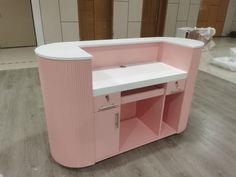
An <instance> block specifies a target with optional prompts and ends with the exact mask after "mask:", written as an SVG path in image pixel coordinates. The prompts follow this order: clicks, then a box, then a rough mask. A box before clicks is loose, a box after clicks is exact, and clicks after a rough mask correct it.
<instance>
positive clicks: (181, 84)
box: [166, 80, 185, 95]
mask: <svg viewBox="0 0 236 177" xmlns="http://www.w3.org/2000/svg"><path fill="white" fill-rule="evenodd" d="M184 88H185V80H179V81H173V82H169V83H167V86H166V95H170V94H174V93H178V92H183V91H184Z"/></svg>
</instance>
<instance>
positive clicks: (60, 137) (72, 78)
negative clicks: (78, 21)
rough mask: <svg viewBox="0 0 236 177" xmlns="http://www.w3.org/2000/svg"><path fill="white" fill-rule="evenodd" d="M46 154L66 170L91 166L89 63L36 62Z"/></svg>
mask: <svg viewBox="0 0 236 177" xmlns="http://www.w3.org/2000/svg"><path fill="white" fill-rule="evenodd" d="M38 66H39V74H40V80H41V86H42V91H43V98H44V106H45V113H46V121H47V127H48V136H49V144H50V150H51V154H52V156H53V158H54V159H55V160H56V161H57V162H58V163H60V164H62V165H64V166H67V167H84V166H88V165H92V164H94V163H95V138H94V117H93V95H92V70H91V69H92V67H91V60H86V61H56V60H47V59H43V58H39V59H38Z"/></svg>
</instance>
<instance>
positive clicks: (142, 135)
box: [120, 86, 164, 152]
mask: <svg viewBox="0 0 236 177" xmlns="http://www.w3.org/2000/svg"><path fill="white" fill-rule="evenodd" d="M162 89H163V88H160V87H158V88H157V87H156V86H155V87H154V89H151V88H145V89H143V90H144V92H142V91H141V90H137V89H135V90H132V91H129V92H125V93H121V95H122V97H127V96H129V99H127V100H128V101H127V100H126V101H125V102H123V103H125V104H122V105H121V123H120V151H121V152H125V151H128V150H131V149H133V148H136V147H139V146H141V145H144V144H147V143H150V142H152V141H155V140H157V139H159V136H160V131H161V123H162V113H163V104H164V90H162ZM150 91H151V93H152V94H151V95H152V96H151V97H149V96H147V95H149V92H150ZM146 93H147V94H146ZM153 96H154V97H153Z"/></svg>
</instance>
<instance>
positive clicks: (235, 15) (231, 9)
mask: <svg viewBox="0 0 236 177" xmlns="http://www.w3.org/2000/svg"><path fill="white" fill-rule="evenodd" d="M233 30H234V31H236V0H230V2H229V6H228V10H227V15H226V19H225V24H224V30H223V35H224V36H227V35H228V34H229V33H230V32H231V31H233Z"/></svg>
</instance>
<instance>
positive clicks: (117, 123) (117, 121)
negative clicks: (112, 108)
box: [115, 113, 119, 128]
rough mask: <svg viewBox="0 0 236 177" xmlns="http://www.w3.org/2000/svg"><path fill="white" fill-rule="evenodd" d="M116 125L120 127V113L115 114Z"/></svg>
mask: <svg viewBox="0 0 236 177" xmlns="http://www.w3.org/2000/svg"><path fill="white" fill-rule="evenodd" d="M115 127H116V128H119V113H116V114H115Z"/></svg>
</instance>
